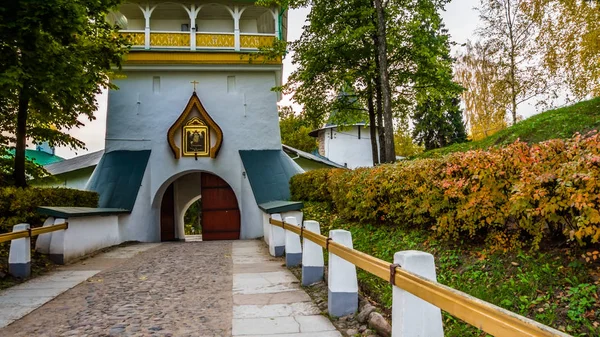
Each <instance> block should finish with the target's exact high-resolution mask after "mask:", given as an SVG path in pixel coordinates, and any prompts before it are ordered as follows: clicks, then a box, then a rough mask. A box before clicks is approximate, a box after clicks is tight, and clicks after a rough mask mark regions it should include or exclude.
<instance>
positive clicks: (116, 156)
mask: <svg viewBox="0 0 600 337" xmlns="http://www.w3.org/2000/svg"><path fill="white" fill-rule="evenodd" d="M149 158H150V150H145V151H113V152H108V153H105V154H104V155H103V156H102V159H101V160H100V163H98V166H96V170H95V171H94V174H93V175H92V177H91V178H90V182H89V184H88V189H89V190H92V191H96V192H98V194H99V195H100V200H99V202H98V208H120V209H126V210H132V209H133V205H134V204H135V199H136V198H137V194H138V191H139V189H140V185H141V184H142V178H144V172H145V171H146V166H147V165H148V159H149Z"/></svg>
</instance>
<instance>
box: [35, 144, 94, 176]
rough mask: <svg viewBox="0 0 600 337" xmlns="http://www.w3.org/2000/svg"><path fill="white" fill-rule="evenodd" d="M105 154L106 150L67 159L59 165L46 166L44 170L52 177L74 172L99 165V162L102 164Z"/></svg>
mask: <svg viewBox="0 0 600 337" xmlns="http://www.w3.org/2000/svg"><path fill="white" fill-rule="evenodd" d="M103 154H104V150H100V151H96V152H92V153H88V154H84V155H81V156H77V157H74V158H71V159H66V160H63V161H61V162H58V163H53V164H49V165H46V166H44V168H45V169H46V171H48V173H50V174H52V175H57V174H62V173H67V172H73V171H77V170H81V169H84V168H88V167H94V166H96V165H98V162H100V159H101V158H102V155H103Z"/></svg>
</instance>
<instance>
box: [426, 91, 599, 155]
mask: <svg viewBox="0 0 600 337" xmlns="http://www.w3.org/2000/svg"><path fill="white" fill-rule="evenodd" d="M598 128H600V97H597V98H594V99H591V100H589V101H584V102H580V103H577V104H574V105H570V106H567V107H564V108H560V109H554V110H549V111H546V112H542V113H540V114H537V115H535V116H532V117H529V118H527V119H525V120H523V121H521V122H519V123H517V124H515V125H513V126H511V127H509V128H507V129H504V130H501V131H498V132H497V133H495V134H493V135H491V136H489V137H487V138H484V139H482V140H478V141H473V142H468V143H461V144H453V145H450V146H447V147H443V148H440V149H435V150H431V151H427V152H424V153H422V154H420V155H418V156H417V158H432V157H438V156H441V155H445V154H449V153H453V152H464V151H468V150H473V149H487V148H489V147H492V146H499V145H500V146H501V145H507V144H511V143H514V142H515V141H516V140H517V139H520V140H521V141H523V142H527V143H529V144H532V143H539V142H542V141H545V140H549V139H567V138H571V137H572V136H573V135H574V134H575V133H577V132H579V133H581V134H585V133H587V132H589V131H592V130H597V129H598Z"/></svg>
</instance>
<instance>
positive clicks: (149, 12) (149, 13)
mask: <svg viewBox="0 0 600 337" xmlns="http://www.w3.org/2000/svg"><path fill="white" fill-rule="evenodd" d="M139 7H140V9H141V10H142V13H143V14H144V20H145V22H146V23H145V26H144V49H150V16H152V12H153V11H154V9H155V8H156V6H154V7H152V8H150V5H146V7H145V8H142V6H139Z"/></svg>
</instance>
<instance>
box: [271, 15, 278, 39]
mask: <svg viewBox="0 0 600 337" xmlns="http://www.w3.org/2000/svg"><path fill="white" fill-rule="evenodd" d="M278 12H279V9H278V8H275V9H273V10H271V13H272V14H273V20H274V22H275V39H279V36H280V31H279V13H278Z"/></svg>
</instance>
